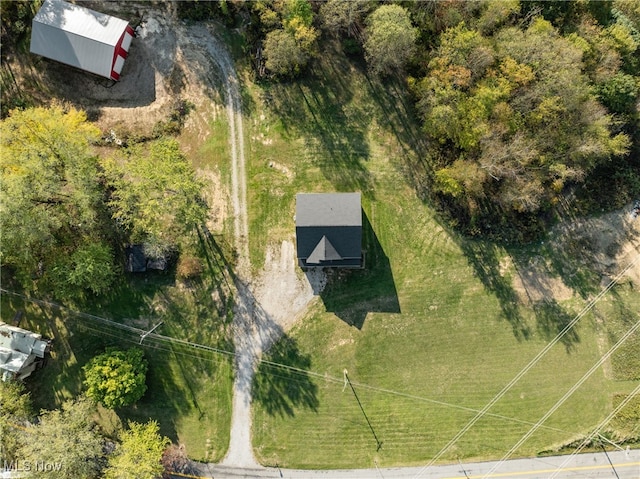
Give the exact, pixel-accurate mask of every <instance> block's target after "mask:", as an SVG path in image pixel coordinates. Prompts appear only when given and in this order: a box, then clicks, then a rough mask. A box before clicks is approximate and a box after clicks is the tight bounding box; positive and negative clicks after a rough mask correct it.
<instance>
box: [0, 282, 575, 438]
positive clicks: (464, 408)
mask: <svg viewBox="0 0 640 479" xmlns="http://www.w3.org/2000/svg"><path fill="white" fill-rule="evenodd" d="M0 292H2V293H5V294H10V295H14V296H18V297H21V298H23V299H25V300H27V301H30V302H34V303H36V304H40V305H44V306H49V307H54V308H57V309H61V310H64V311H66V312H68V313H70V314H72V315H74V316H77V317H79V318H84V319H90V320H96V321H99V322H100V323H102V324H105V325H108V326H112V327H116V328H120V329H123V330H125V331H128V332H131V333H135V334H136V338H137V339H136V340H133V339H124V338H123V339H124V340H126V341H127V342H131V343H135V344H138V343H139V339H138V338H139V337H140V335H141V334H143V333H144V332H145V330H143V329H140V328H135V327H133V326H128V325H125V324H123V323H119V322H116V321H113V320H110V319H107V318H103V317H100V316H96V315H94V314H90V313H85V312H80V311H75V310H72V309H70V308H67V307H65V306H62V305H60V304H57V303H54V302H51V301H46V300H42V299H37V298H32V297H30V296H26V295H23V294H21V293H16V292H14V291H8V290H6V289H3V288H0ZM81 327H84V328H87V329H89V327H88V326H86V325H85V324H82V326H81ZM94 332H95V333H96V334H98V335H105V334H109V335H111V336H112V337H117V336H115V335H113V334H112V333H108V332H104V331H103V330H95V331H94ZM150 340H156V341H158V342H160V343H161V344H166V343H169V344H179V345H182V346H186V347H189V348H192V349H196V350H200V351H209V352H212V353H215V354H222V355H225V356H228V357H235V356H236V353H235V352H233V351H226V350H223V349H220V348H216V347H213V346H208V345H204V344H199V343H194V342H192V341H187V340H183V339H179V338H174V337H170V336H165V335H162V334H159V333H151V334H149V335H147V336H145V343H144V344H147V343H149V341H150ZM144 344H143V345H144ZM152 344H156V343H152ZM155 347H156V348H158V349H161V350H164V351H172V352H176V351H175V350H174V349H162V348H160V347H158V346H155ZM177 353H179V354H183V355H185V356H191V357H196V358H198V359H203V358H202V357H201V356H194V355H190V354H189V353H186V352H177ZM204 359H206V358H204ZM260 364H262V365H265V366H268V367H271V368H276V369H277V368H279V369H284V370H287V371H289V372H292V373H294V374H298V375H300V376H310V377H314V378H317V379H319V380H323V381H325V382H333V383H336V384H340V385H342V383H343V378H342V377H336V376H332V375H330V374H323V373H319V372H316V371H311V370H307V369H304V368H299V367H296V366H291V365H287V364H282V363H278V362H275V361H271V360H268V359H265V358H262V359H260ZM287 379H289V380H291V378H287ZM352 383H353V385H354V387H358V388H361V389H366V390H369V391H373V392H378V393H382V394H389V395H395V396H398V397H403V398H405V399H411V400H415V401H420V402H426V403H429V404H434V405H437V406H441V407H446V408H452V409H457V410H461V411H465V412H469V413H478V412H479V411H478V410H477V409H474V408H471V407H467V406H462V405H459V404H453V403H448V402H445V401H439V400H437V399H432V398H428V397H424V396H419V395H415V394H411V393H405V392H401V391H396V390H392V389H387V388H382V387H377V386H372V385H370V384H366V383H361V382H358V381H352ZM486 415H487V416H489V417H493V418H496V419H500V420H503V421H507V422H513V423H518V424H523V425H527V426H531V425H533V423H532V422H530V421H525V420H521V419H518V418H513V417H509V416H505V415H502V414H496V413H488V414H486ZM545 429H549V430H554V431H556V432H565V433H572V432H571V431H566V430H563V429H559V428H554V427H549V426H546V427H545Z"/></svg>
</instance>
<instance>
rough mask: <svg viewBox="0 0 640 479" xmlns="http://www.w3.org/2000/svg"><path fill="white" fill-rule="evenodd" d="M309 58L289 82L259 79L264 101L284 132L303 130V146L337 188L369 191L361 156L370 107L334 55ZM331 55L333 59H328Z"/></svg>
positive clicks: (367, 150)
mask: <svg viewBox="0 0 640 479" xmlns="http://www.w3.org/2000/svg"><path fill="white" fill-rule="evenodd" d="M328 57H330V58H331V60H332V61H331V63H329V62H328V60H327V59H324V60H322V59H320V60H319V61H318V62H314V65H313V67H312V68H311V69H310V72H309V73H308V75H307V76H306V77H304V78H300V79H298V80H296V81H295V82H294V83H274V84H270V85H265V87H264V91H263V96H264V101H265V103H266V104H267V105H269V107H270V108H271V109H272V110H273V111H274V113H275V114H276V116H277V117H278V118H279V119H280V121H281V124H282V127H283V129H284V133H285V134H289V133H291V134H293V135H302V136H304V138H305V140H306V142H307V145H306V149H307V151H308V152H309V155H310V156H311V157H312V159H313V162H314V164H315V165H317V166H318V167H319V168H320V170H321V171H322V173H323V174H324V176H325V177H326V178H327V179H328V180H329V181H330V182H331V183H332V184H333V186H334V187H335V188H336V190H338V191H361V192H362V194H364V195H365V196H367V197H373V195H374V191H373V177H372V176H371V173H370V172H369V170H368V168H367V166H366V162H367V160H368V159H369V157H370V154H371V152H370V148H369V140H368V131H369V124H370V122H371V118H372V112H371V111H370V109H369V108H368V105H366V104H363V102H361V101H359V100H358V96H359V95H358V91H359V88H360V86H359V85H357V84H355V83H354V82H352V81H346V80H343V78H349V79H350V78H351V76H352V72H351V68H352V67H351V66H350V65H349V63H348V62H347V60H346V59H344V60H340V59H341V58H342V57H340V56H330V55H327V58H328ZM334 59H338V60H336V61H333V60H334Z"/></svg>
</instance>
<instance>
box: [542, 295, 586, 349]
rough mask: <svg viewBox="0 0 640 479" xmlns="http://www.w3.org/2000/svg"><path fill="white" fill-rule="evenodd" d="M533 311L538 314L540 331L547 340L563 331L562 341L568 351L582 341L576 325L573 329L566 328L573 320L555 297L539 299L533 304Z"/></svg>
mask: <svg viewBox="0 0 640 479" xmlns="http://www.w3.org/2000/svg"><path fill="white" fill-rule="evenodd" d="M533 312H534V313H535V315H536V322H537V326H538V331H539V332H540V333H541V334H542V337H544V338H545V339H546V340H547V341H550V340H552V339H554V338H555V337H556V336H557V335H558V334H561V333H562V337H561V338H560V342H561V343H562V344H563V345H564V347H565V349H566V350H567V352H568V353H569V352H572V351H574V350H575V347H576V346H575V345H576V344H577V343H579V342H580V336H579V335H578V332H577V331H576V327H575V326H574V327H572V328H571V329H567V330H566V331H565V328H566V327H567V326H568V325H569V324H570V323H571V321H572V320H573V316H571V315H570V314H569V313H567V311H565V309H564V308H563V307H562V306H560V305H559V304H558V302H557V301H556V300H555V299H553V298H547V299H544V300H542V301H538V302H537V303H535V304H534V305H533Z"/></svg>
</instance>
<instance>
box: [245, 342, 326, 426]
mask: <svg viewBox="0 0 640 479" xmlns="http://www.w3.org/2000/svg"><path fill="white" fill-rule="evenodd" d="M276 363H277V364H276ZM282 365H284V366H282ZM310 369H311V357H310V356H309V355H308V354H304V353H302V352H301V351H300V349H299V348H298V345H297V343H296V341H295V340H294V339H293V338H291V337H289V336H286V335H285V336H284V337H283V338H281V339H280V341H278V342H277V343H276V344H274V345H273V346H272V347H271V349H270V350H269V353H268V354H267V355H266V357H265V358H264V360H263V361H262V362H261V363H260V365H259V366H258V370H257V372H256V375H255V378H254V381H253V391H252V393H253V399H254V401H257V402H258V403H260V404H261V405H262V407H263V408H264V409H265V411H266V412H267V413H268V414H269V415H271V416H275V415H278V416H281V417H282V416H289V417H293V416H294V415H295V408H299V407H303V408H305V409H310V410H312V411H317V410H318V406H319V405H320V402H319V400H318V386H317V385H316V384H315V383H314V382H313V380H312V379H311V377H310V376H309V374H308V372H307V371H309V370H310Z"/></svg>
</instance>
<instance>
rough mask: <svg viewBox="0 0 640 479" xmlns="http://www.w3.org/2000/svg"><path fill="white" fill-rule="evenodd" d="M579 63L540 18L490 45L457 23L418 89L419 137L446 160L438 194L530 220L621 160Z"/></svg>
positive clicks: (623, 146) (622, 138) (618, 139)
mask: <svg viewBox="0 0 640 479" xmlns="http://www.w3.org/2000/svg"><path fill="white" fill-rule="evenodd" d="M625 38H626V37H625ZM582 55H583V51H581V49H580V48H579V47H578V46H576V44H575V42H571V41H569V40H567V39H565V38H563V37H562V36H561V35H560V34H559V33H558V32H557V31H556V29H555V28H554V27H553V26H552V25H551V24H550V23H549V22H547V21H546V20H543V19H540V18H538V19H536V20H534V21H533V22H532V23H531V25H530V26H529V27H528V28H526V29H524V30H522V29H520V28H516V27H507V28H503V29H501V30H499V31H498V32H497V33H496V34H495V36H494V38H493V40H492V41H489V40H488V39H487V38H485V37H484V36H483V35H482V34H481V33H480V32H478V31H476V30H472V29H469V28H467V27H466V26H465V25H463V24H461V25H458V26H457V27H455V28H451V29H449V30H447V31H446V32H444V33H443V34H442V35H441V37H440V46H439V47H438V49H437V51H436V55H435V56H434V58H433V59H432V60H431V62H430V63H429V68H430V70H429V74H428V75H427V76H426V77H425V78H424V79H423V80H422V81H420V82H418V84H417V85H416V92H417V94H418V97H419V101H418V108H419V110H420V111H421V112H422V114H423V116H424V120H425V131H426V132H427V134H428V135H429V136H431V137H432V138H433V139H434V140H436V141H437V142H436V143H434V144H436V145H437V144H440V145H442V147H441V154H440V155H439V156H440V157H441V158H446V160H445V161H444V164H442V165H441V167H440V169H439V170H437V172H436V175H435V178H436V183H435V186H436V187H437V188H439V189H440V191H441V192H442V193H444V194H445V195H448V196H452V197H455V198H467V199H473V200H478V199H480V198H483V197H485V196H486V197H488V198H490V199H492V200H493V201H494V202H497V203H498V204H499V205H500V206H501V207H502V208H503V209H504V210H505V211H511V212H518V213H535V212H537V211H539V210H540V209H541V208H543V207H544V206H545V204H548V203H549V202H550V201H552V200H553V197H554V196H555V195H557V194H558V193H559V192H560V191H562V189H563V187H564V185H565V184H567V183H571V182H574V183H575V182H579V181H582V180H583V179H584V178H585V176H586V175H587V174H588V172H589V171H591V170H592V169H593V168H594V167H595V165H597V164H598V163H599V162H602V161H604V160H607V159H609V158H611V157H613V156H616V155H622V154H624V153H625V152H626V151H627V149H628V147H629V139H628V138H627V137H626V135H624V134H617V135H614V134H613V133H612V131H611V130H612V127H611V126H612V122H611V118H610V117H609V116H608V115H607V112H606V111H605V109H604V108H603V107H602V106H601V105H600V104H599V103H598V102H597V99H596V98H595V96H594V94H593V91H592V89H591V88H590V86H589V79H588V78H587V76H586V75H585V74H584V73H583V71H582V66H583V65H582V61H581V59H582ZM627 94H629V93H627ZM616 98H617V99H620V96H618V97H616Z"/></svg>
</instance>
